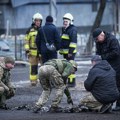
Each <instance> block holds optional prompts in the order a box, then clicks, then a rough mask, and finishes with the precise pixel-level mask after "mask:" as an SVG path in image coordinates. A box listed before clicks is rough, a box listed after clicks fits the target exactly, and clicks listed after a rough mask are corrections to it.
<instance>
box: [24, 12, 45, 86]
mask: <svg viewBox="0 0 120 120" xmlns="http://www.w3.org/2000/svg"><path fill="white" fill-rule="evenodd" d="M42 20H43V17H42V15H41V14H39V13H36V14H34V15H33V23H32V25H31V27H30V28H29V29H28V31H27V34H26V36H25V51H26V54H27V56H28V59H29V62H30V81H31V85H32V86H35V85H36V84H37V74H38V62H39V60H41V57H40V55H39V53H38V51H37V47H36V43H35V39H36V35H37V33H38V29H39V28H40V27H41V24H42Z"/></svg>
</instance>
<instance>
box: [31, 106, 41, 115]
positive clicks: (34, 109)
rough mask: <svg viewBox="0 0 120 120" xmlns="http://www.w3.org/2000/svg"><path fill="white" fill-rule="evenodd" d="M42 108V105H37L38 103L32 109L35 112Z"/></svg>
mask: <svg viewBox="0 0 120 120" xmlns="http://www.w3.org/2000/svg"><path fill="white" fill-rule="evenodd" d="M40 110H41V107H39V106H36V105H35V106H34V107H33V109H32V111H33V113H38V112H39V111H40Z"/></svg>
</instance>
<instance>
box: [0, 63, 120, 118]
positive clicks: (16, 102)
mask: <svg viewBox="0 0 120 120" xmlns="http://www.w3.org/2000/svg"><path fill="white" fill-rule="evenodd" d="M84 63H85V64H83V63H82V62H80V63H79V66H78V72H77V73H76V75H77V85H76V87H75V88H71V89H70V92H71V94H72V98H73V101H74V104H75V105H78V104H79V101H80V99H81V98H82V97H83V96H85V94H86V91H85V89H84V87H83V82H84V80H85V79H86V77H87V74H88V72H89V69H90V67H91V65H90V64H89V61H86V62H85V61H84ZM11 72H12V73H11V78H12V82H13V83H14V85H15V87H16V95H15V96H14V97H13V98H11V99H10V100H7V105H8V106H9V107H10V108H12V110H0V120H65V119H66V120H118V119H120V112H113V113H111V114H98V113H95V112H81V113H45V112H44V113H42V114H40V113H38V114H34V113H32V111H31V110H30V111H27V110H26V109H22V110H16V109H14V108H15V107H18V106H22V105H25V104H27V105H29V106H34V104H35V102H36V101H37V100H38V98H39V96H40V94H41V92H42V89H41V87H40V84H38V85H37V86H36V87H31V86H30V82H29V77H28V74H29V71H28V66H16V67H15V68H14V69H13V70H12V71H11ZM54 93H55V91H54V90H53V93H52V94H51V96H50V100H49V101H48V103H47V104H46V106H49V105H50V104H51V102H52V98H53V97H54ZM60 106H62V107H63V106H64V107H67V106H68V105H67V102H66V96H64V97H63V99H62V101H61V104H60Z"/></svg>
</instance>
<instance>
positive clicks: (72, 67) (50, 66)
mask: <svg viewBox="0 0 120 120" xmlns="http://www.w3.org/2000/svg"><path fill="white" fill-rule="evenodd" d="M75 71H77V64H76V63H75V62H74V61H73V60H70V61H67V60H61V59H52V60H49V61H47V62H45V63H44V65H43V66H41V67H40V68H39V80H40V83H41V86H42V88H43V92H42V94H41V96H40V98H39V100H38V102H36V105H35V107H34V108H33V112H34V113H37V112H38V111H40V110H41V107H42V106H43V105H44V104H45V103H46V102H47V101H48V99H49V96H50V93H51V91H52V89H53V88H55V89H56V94H55V98H54V100H53V101H52V105H51V108H50V110H51V111H52V112H56V111H59V109H60V107H59V106H58V104H59V103H60V102H61V99H62V97H63V94H64V93H65V94H66V96H67V101H68V103H71V104H73V102H72V99H71V96H70V93H69V90H68V89H66V82H67V81H66V80H67V78H68V76H69V75H70V74H71V73H75Z"/></svg>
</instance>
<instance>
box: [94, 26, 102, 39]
mask: <svg viewBox="0 0 120 120" xmlns="http://www.w3.org/2000/svg"><path fill="white" fill-rule="evenodd" d="M102 31H103V30H102V29H100V28H96V29H95V30H94V31H93V38H97V37H98V36H99V35H100V33H101V32H102Z"/></svg>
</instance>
